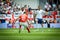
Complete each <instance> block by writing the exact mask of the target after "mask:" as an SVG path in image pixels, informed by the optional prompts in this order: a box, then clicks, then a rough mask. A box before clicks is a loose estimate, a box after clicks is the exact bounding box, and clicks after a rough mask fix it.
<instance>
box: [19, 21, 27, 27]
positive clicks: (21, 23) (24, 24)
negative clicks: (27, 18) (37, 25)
mask: <svg viewBox="0 0 60 40" xmlns="http://www.w3.org/2000/svg"><path fill="white" fill-rule="evenodd" d="M20 25H21V26H24V27H28V23H27V22H20Z"/></svg>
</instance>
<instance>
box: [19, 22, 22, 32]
mask: <svg viewBox="0 0 60 40" xmlns="http://www.w3.org/2000/svg"><path fill="white" fill-rule="evenodd" d="M21 27H22V26H21V23H19V33H20V32H21Z"/></svg>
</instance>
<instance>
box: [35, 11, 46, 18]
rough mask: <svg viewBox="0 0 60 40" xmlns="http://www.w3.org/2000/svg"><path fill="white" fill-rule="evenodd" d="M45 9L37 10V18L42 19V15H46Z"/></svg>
mask: <svg viewBox="0 0 60 40" xmlns="http://www.w3.org/2000/svg"><path fill="white" fill-rule="evenodd" d="M44 13H45V11H44V10H37V12H36V14H37V15H36V18H40V19H42V16H43V15H44Z"/></svg>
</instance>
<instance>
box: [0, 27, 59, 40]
mask: <svg viewBox="0 0 60 40" xmlns="http://www.w3.org/2000/svg"><path fill="white" fill-rule="evenodd" d="M0 40H60V28H40V29H31V32H30V33H28V32H27V30H26V29H24V30H23V31H21V33H19V29H0Z"/></svg>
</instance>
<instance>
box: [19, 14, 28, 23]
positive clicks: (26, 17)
mask: <svg viewBox="0 0 60 40" xmlns="http://www.w3.org/2000/svg"><path fill="white" fill-rule="evenodd" d="M19 18H20V20H19V21H20V22H26V21H27V19H28V16H27V15H26V14H22V15H21V16H20V17H19Z"/></svg>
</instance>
